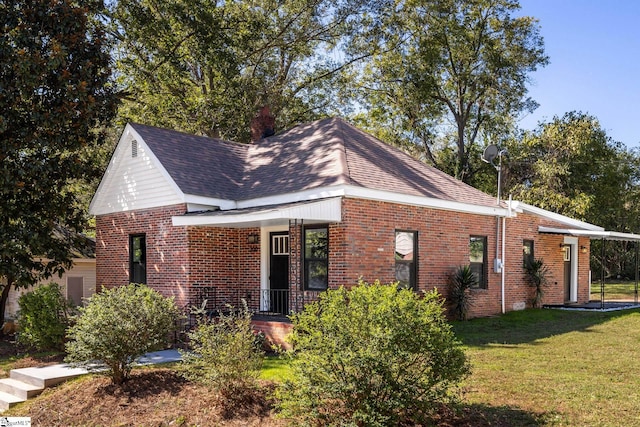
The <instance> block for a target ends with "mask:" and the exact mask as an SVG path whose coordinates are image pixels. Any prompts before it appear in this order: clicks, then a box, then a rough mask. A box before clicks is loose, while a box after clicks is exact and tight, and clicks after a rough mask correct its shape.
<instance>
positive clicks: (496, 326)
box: [262, 309, 640, 426]
mask: <svg viewBox="0 0 640 427" xmlns="http://www.w3.org/2000/svg"><path fill="white" fill-rule="evenodd" d="M454 329H455V331H456V334H457V335H458V337H459V339H460V340H461V341H462V343H463V345H464V347H465V349H466V352H467V354H468V356H469V358H470V359H471V362H472V365H473V372H472V374H471V376H470V377H469V378H468V379H467V380H466V381H465V383H464V385H463V390H464V395H463V402H462V404H461V406H460V409H461V411H463V412H464V413H466V414H470V419H471V420H472V421H471V422H472V423H473V425H476V424H481V425H496V426H640V375H639V374H638V371H639V367H640V310H632V311H616V312H609V313H603V312H573V311H563V310H548V309H544V310H527V311H520V312H511V313H508V314H506V315H504V316H500V317H496V318H486V319H474V320H470V321H468V322H455V323H454ZM288 373H289V370H288V364H287V360H286V359H285V358H283V359H280V358H277V357H270V358H267V361H266V363H265V367H264V369H263V375H262V378H265V379H275V380H277V379H278V378H282V376H284V375H288ZM473 420H476V421H477V423H476V421H473Z"/></svg>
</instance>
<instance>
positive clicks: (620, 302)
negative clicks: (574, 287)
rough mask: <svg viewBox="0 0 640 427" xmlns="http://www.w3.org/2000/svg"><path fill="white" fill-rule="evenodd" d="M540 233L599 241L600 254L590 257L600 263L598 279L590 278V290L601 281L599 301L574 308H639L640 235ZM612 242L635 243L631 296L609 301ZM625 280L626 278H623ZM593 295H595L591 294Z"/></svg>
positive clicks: (561, 230) (546, 230) (543, 230)
mask: <svg viewBox="0 0 640 427" xmlns="http://www.w3.org/2000/svg"><path fill="white" fill-rule="evenodd" d="M538 231H539V232H540V233H549V234H562V235H567V236H575V237H589V238H590V239H591V240H592V241H597V242H599V244H600V248H599V249H600V253H599V254H598V256H597V258H595V257H594V256H593V255H594V254H593V253H592V254H591V255H592V256H591V257H590V258H591V259H592V260H593V259H594V258H595V259H597V260H598V261H599V262H600V274H599V277H598V278H594V277H591V278H590V288H591V286H592V285H593V284H595V283H596V280H597V281H599V287H600V293H599V299H590V301H589V304H582V305H573V304H572V305H571V307H572V308H584V309H600V310H607V309H620V308H630V307H636V306H638V282H639V281H640V277H639V271H638V269H639V263H640V256H639V254H640V235H639V234H634V233H621V232H616V231H606V230H581V229H571V228H553V227H544V226H541V227H539V230H538ZM611 242H633V245H634V247H633V272H634V274H633V277H632V278H629V279H631V280H633V284H632V285H631V286H632V289H631V291H632V292H630V293H631V295H625V297H624V298H615V299H607V291H609V290H610V288H611V286H612V284H611V283H609V284H608V283H607V275H606V272H607V257H606V253H607V251H606V249H607V244H611ZM623 279H624V278H623ZM591 295H593V293H591Z"/></svg>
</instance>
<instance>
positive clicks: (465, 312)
mask: <svg viewBox="0 0 640 427" xmlns="http://www.w3.org/2000/svg"><path fill="white" fill-rule="evenodd" d="M477 284H478V279H477V278H476V275H475V274H473V271H472V270H471V267H470V266H468V265H461V266H460V267H458V268H457V269H456V270H455V271H454V272H453V274H452V275H451V277H450V278H449V283H448V285H449V295H448V297H447V301H448V303H449V307H450V308H451V311H452V312H453V315H454V317H455V318H456V319H458V320H467V317H468V316H469V310H471V307H472V306H473V299H472V295H471V288H473V287H475V286H477Z"/></svg>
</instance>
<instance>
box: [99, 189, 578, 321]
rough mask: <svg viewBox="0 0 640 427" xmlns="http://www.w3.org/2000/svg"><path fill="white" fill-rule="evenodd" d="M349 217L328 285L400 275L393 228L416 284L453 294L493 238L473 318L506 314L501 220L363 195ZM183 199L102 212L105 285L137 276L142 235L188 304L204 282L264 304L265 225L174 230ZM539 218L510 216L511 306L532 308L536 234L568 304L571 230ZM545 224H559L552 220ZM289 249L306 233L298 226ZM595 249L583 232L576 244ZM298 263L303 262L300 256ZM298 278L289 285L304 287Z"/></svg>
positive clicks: (350, 202) (154, 265)
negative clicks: (408, 243)
mask: <svg viewBox="0 0 640 427" xmlns="http://www.w3.org/2000/svg"><path fill="white" fill-rule="evenodd" d="M342 204H343V220H342V222H341V223H336V224H330V226H329V251H330V257H329V286H330V287H331V288H335V287H338V286H340V285H347V286H351V285H353V284H355V283H356V282H357V280H358V278H359V277H362V278H363V279H365V280H367V281H374V280H376V279H380V280H381V281H382V282H385V283H388V282H390V281H393V280H394V279H395V258H394V246H395V239H394V236H395V230H396V229H402V230H416V231H418V287H419V289H420V290H430V289H433V288H438V291H439V292H440V293H441V294H443V295H444V296H446V293H447V280H448V277H449V275H450V274H451V273H452V272H453V271H454V270H455V269H456V268H457V267H458V266H460V265H466V264H468V263H469V236H471V235H479V236H486V237H487V246H488V247H487V255H488V260H487V264H488V289H477V290H474V291H473V296H474V303H475V305H474V307H473V309H472V313H471V315H472V316H474V317H477V316H488V315H494V314H497V313H500V312H501V275H500V274H498V273H494V272H493V259H494V258H495V253H496V246H495V245H496V218H494V217H488V216H481V215H474V214H465V213H458V212H450V211H444V210H434V209H427V208H422V207H415V206H404V205H397V204H391V203H386V202H377V201H370V200H362V199H350V198H345V199H343V202H342ZM185 210H186V206H185V205H175V206H167V207H162V208H155V209H147V210H139V211H132V212H122V213H114V214H109V215H101V216H99V217H98V218H97V219H96V226H97V235H96V242H97V250H96V252H97V254H96V255H97V261H96V269H97V285H98V288H100V287H101V286H102V285H104V286H106V287H113V286H119V285H123V284H126V283H128V282H129V248H128V246H129V235H130V234H137V233H144V234H145V235H146V243H147V283H148V284H149V285H151V286H153V287H154V288H155V289H158V290H159V291H160V292H162V293H163V294H165V295H173V296H175V297H176V302H177V303H178V304H179V305H181V306H183V305H185V304H187V303H188V302H189V300H190V295H191V294H192V292H193V288H194V287H195V286H197V285H209V286H215V287H216V290H217V292H216V299H217V303H218V304H220V303H229V304H232V305H236V306H237V305H238V303H239V299H240V298H245V299H247V300H248V303H249V306H250V307H251V308H252V309H258V303H259V289H260V245H259V244H249V243H248V237H249V236H250V235H259V234H260V230H259V229H257V228H250V229H231V228H215V227H173V226H172V224H171V217H172V216H174V215H181V214H183V213H184V212H185ZM540 224H541V221H540V219H539V218H538V217H535V216H532V215H525V214H520V215H518V216H517V218H514V219H508V220H507V244H506V254H507V255H506V257H505V258H506V259H505V260H504V261H505V269H506V270H505V271H506V272H507V274H506V282H505V295H506V299H505V307H506V310H512V309H515V308H518V306H519V305H521V304H522V303H525V304H526V305H527V306H530V301H531V298H532V296H533V289H532V288H531V287H530V286H528V285H527V284H526V277H525V274H524V269H523V267H522V240H523V239H531V240H534V242H535V243H534V245H535V247H534V250H535V257H536V258H542V259H543V260H544V261H545V263H546V264H547V265H548V266H549V267H550V269H551V277H550V279H551V286H549V288H548V289H546V294H545V298H544V303H547V304H551V303H552V304H561V303H563V302H564V287H563V280H564V279H563V268H564V266H563V261H562V252H561V251H560V244H561V242H563V241H564V236H561V235H551V234H547V235H544V234H539V233H538V226H539V225H540ZM544 225H551V226H553V225H555V226H558V224H552V223H545V224H544ZM290 232H291V245H295V244H296V243H295V242H296V241H297V239H296V238H297V233H298V230H297V229H296V230H290ZM580 246H586V247H587V248H588V247H589V239H588V238H581V239H580V240H579V243H578V247H580ZM578 256H579V264H578V265H579V277H578V279H579V280H578V302H585V301H587V300H588V298H589V296H588V275H589V259H588V254H582V253H579V254H578ZM292 261H295V262H299V257H298V256H292ZM297 282H298V280H297V278H293V277H292V278H291V283H292V284H294V283H297Z"/></svg>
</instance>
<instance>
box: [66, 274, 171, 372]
mask: <svg viewBox="0 0 640 427" xmlns="http://www.w3.org/2000/svg"><path fill="white" fill-rule="evenodd" d="M179 315H180V314H179V310H178V308H177V307H176V305H175V303H174V301H173V298H166V297H163V296H162V295H160V294H159V293H158V292H156V291H154V290H153V289H151V288H149V287H148V286H145V285H138V284H133V283H132V284H129V285H127V286H121V287H117V288H114V289H109V290H103V291H102V292H100V293H96V294H95V295H93V296H92V297H91V299H90V300H89V302H88V304H87V305H86V306H85V307H81V308H80V316H79V317H78V319H77V322H76V324H75V325H74V326H72V327H71V328H70V329H69V339H70V341H69V342H68V343H67V347H66V348H67V353H68V356H67V361H68V362H71V363H73V364H74V365H77V366H82V367H85V368H87V369H96V368H100V366H96V365H95V362H96V361H99V362H102V363H104V365H106V367H107V369H108V371H107V374H108V375H109V376H110V377H111V380H112V381H113V383H114V384H121V383H122V382H123V381H125V380H126V379H127V378H128V377H129V374H130V372H131V368H132V364H133V362H134V361H135V359H136V358H137V357H140V356H142V355H143V354H145V353H147V352H149V351H154V350H158V349H161V348H162V347H163V346H165V345H166V344H167V340H168V338H169V336H170V334H171V333H172V331H173V330H174V328H175V325H176V321H177V319H178V318H179Z"/></svg>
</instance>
